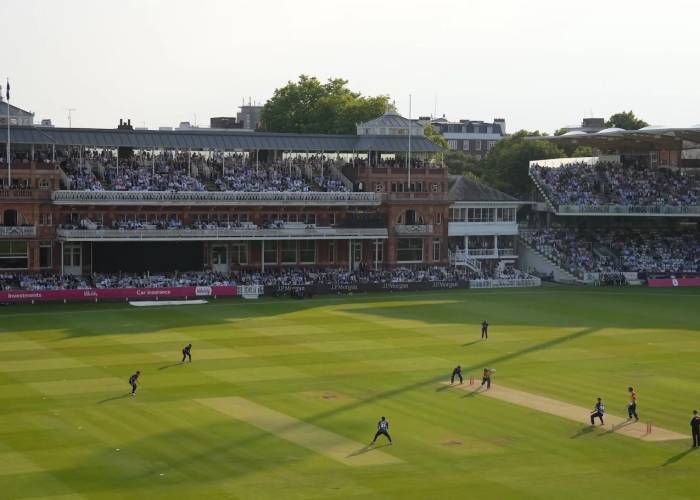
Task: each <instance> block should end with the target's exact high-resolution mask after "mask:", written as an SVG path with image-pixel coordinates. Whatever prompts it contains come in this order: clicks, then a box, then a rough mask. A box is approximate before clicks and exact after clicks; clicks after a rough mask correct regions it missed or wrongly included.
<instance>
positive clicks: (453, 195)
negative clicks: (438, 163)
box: [447, 175, 520, 203]
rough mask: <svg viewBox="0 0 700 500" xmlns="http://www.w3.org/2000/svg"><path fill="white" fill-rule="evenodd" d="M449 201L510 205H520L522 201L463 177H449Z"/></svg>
mask: <svg viewBox="0 0 700 500" xmlns="http://www.w3.org/2000/svg"><path fill="white" fill-rule="evenodd" d="M447 182H448V186H449V200H450V201H500V202H509V203H520V200H518V199H516V198H513V197H512V196H510V195H509V194H506V193H504V192H502V191H499V190H498V189H495V188H492V187H491V186H487V185H486V184H484V183H482V182H479V181H475V180H473V179H469V178H467V177H465V176H463V175H450V176H448V181H447Z"/></svg>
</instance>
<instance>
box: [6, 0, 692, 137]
mask: <svg viewBox="0 0 700 500" xmlns="http://www.w3.org/2000/svg"><path fill="white" fill-rule="evenodd" d="M0 19H2V21H3V22H2V29H0V47H1V49H0V78H1V79H2V82H1V83H2V85H3V94H4V84H5V78H9V79H10V84H11V89H12V92H11V102H12V104H15V105H16V106H19V107H21V108H23V109H28V110H30V111H33V112H35V113H36V119H37V120H40V119H42V118H51V119H52V120H53V123H54V125H57V126H67V125H68V112H67V108H74V109H75V111H73V112H72V125H73V127H109V128H111V127H114V126H116V124H117V123H118V121H119V119H120V118H130V119H131V120H132V124H133V125H135V126H138V127H141V126H146V127H149V128H157V127H159V126H177V125H178V124H179V122H181V121H190V122H194V121H195V116H196V121H197V123H198V124H200V125H203V126H208V123H209V118H210V117H212V116H235V113H236V111H237V107H238V106H239V105H240V104H241V101H242V100H244V99H245V100H246V101H248V99H249V98H250V99H252V100H254V101H260V102H264V101H265V100H267V99H268V98H269V97H270V96H271V95H272V93H273V92H274V90H275V88H278V87H281V86H283V85H284V84H285V83H286V82H287V81H289V80H295V79H296V78H297V77H298V75H300V74H302V73H303V74H308V75H313V76H317V77H318V78H319V79H322V80H325V79H327V78H331V77H341V78H345V79H347V80H349V81H350V83H349V86H350V87H351V88H352V89H353V90H356V91H359V92H362V93H363V94H366V95H378V94H387V95H389V96H391V98H392V99H394V100H395V102H396V105H397V107H398V109H399V112H401V113H402V114H404V115H406V116H407V115H408V112H409V109H408V108H409V95H412V116H414V117H416V116H419V115H421V116H425V115H433V114H435V111H437V116H442V115H443V114H444V115H445V116H446V117H447V118H448V119H450V120H459V119H472V120H486V121H491V120H493V119H494V118H496V117H501V118H505V119H506V122H507V129H508V132H514V131H516V130H519V129H527V130H541V131H548V132H552V131H554V130H555V129H557V128H559V127H562V126H566V125H575V124H578V123H580V122H581V119H582V118H584V117H588V116H596V117H606V118H607V117H609V116H610V115H611V114H613V113H615V112H618V111H622V110H630V109H631V110H633V111H634V112H635V113H636V114H637V115H638V116H640V117H641V118H643V119H645V120H646V121H647V122H649V123H651V124H654V125H666V126H690V125H695V124H698V123H700V91H699V90H700V64H699V61H700V57H699V56H700V41H699V40H698V38H697V34H696V33H697V22H698V21H697V20H698V19H700V2H697V1H695V0H666V1H664V2H659V1H653V2H652V1H648V0H636V1H634V0H607V1H599V0H587V1H586V2H567V1H563V0H551V1H550V0H528V1H521V0H499V1H497V2H496V1H491V2H489V1H481V2H475V1H469V0H461V1H460V0H455V1H451V0H433V1H427V0H421V1H414V0H391V1H390V0H372V1H367V0H353V1H342V0H341V1H336V0H290V1H287V0H276V1H272V0H252V1H251V0H247V1H241V0H197V1H195V2H192V1H186V2H185V1H181V0H0Z"/></svg>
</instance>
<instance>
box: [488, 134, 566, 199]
mask: <svg viewBox="0 0 700 500" xmlns="http://www.w3.org/2000/svg"><path fill="white" fill-rule="evenodd" d="M540 135H544V134H541V133H540V132H538V131H535V132H528V131H526V130H521V131H519V132H517V133H515V134H513V135H511V136H509V137H506V138H504V139H502V140H500V141H498V142H497V143H496V145H495V146H494V147H493V149H491V151H490V152H489V154H488V155H487V156H486V159H485V160H484V174H483V179H484V180H485V181H486V182H488V183H489V184H490V185H492V186H493V187H495V188H497V189H500V190H501V191H504V192H506V193H508V194H511V195H513V196H518V197H523V198H524V197H526V196H527V194H528V192H529V191H530V189H531V186H532V184H531V182H530V179H529V176H528V168H529V165H530V161H532V160H543V159H547V158H562V157H565V156H567V155H566V152H565V151H564V150H563V149H562V148H561V147H559V146H558V145H557V144H555V143H552V142H548V141H538V140H526V139H525V138H526V137H531V136H540Z"/></svg>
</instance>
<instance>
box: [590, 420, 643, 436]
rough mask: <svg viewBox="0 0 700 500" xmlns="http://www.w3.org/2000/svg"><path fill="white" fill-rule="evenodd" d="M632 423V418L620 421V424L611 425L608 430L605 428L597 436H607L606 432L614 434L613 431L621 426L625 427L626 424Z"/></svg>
mask: <svg viewBox="0 0 700 500" xmlns="http://www.w3.org/2000/svg"><path fill="white" fill-rule="evenodd" d="M633 423H634V420H626V421H625V422H622V423H621V424H617V425H613V426H612V427H611V428H610V430H607V431H605V432H603V433H602V434H600V435H599V436H598V437H603V436H607V435H608V434H614V433H615V432H617V431H619V430H620V429H622V428H623V427H627V426H628V425H631V424H633Z"/></svg>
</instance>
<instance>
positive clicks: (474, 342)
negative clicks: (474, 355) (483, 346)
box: [462, 339, 481, 347]
mask: <svg viewBox="0 0 700 500" xmlns="http://www.w3.org/2000/svg"><path fill="white" fill-rule="evenodd" d="M480 343H481V339H479V340H474V341H472V342H467V343H466V344H462V347H469V346H470V345H474V344H480Z"/></svg>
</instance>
